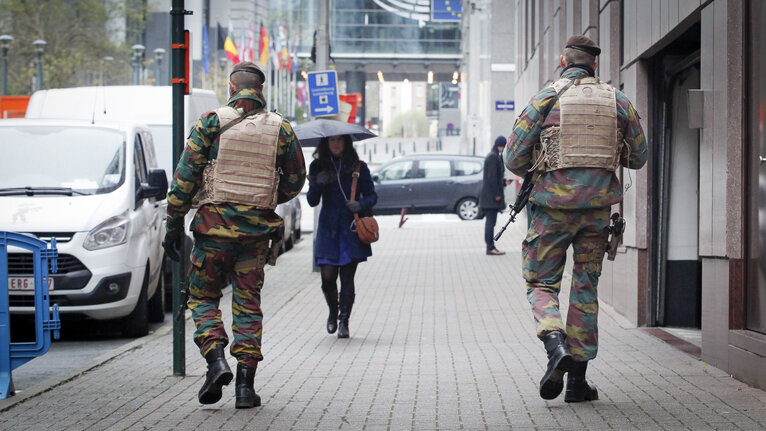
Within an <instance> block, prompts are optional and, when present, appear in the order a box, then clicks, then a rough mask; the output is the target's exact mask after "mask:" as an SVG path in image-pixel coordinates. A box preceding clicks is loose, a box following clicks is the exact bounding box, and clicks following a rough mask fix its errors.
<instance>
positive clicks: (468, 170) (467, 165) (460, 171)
mask: <svg viewBox="0 0 766 431" xmlns="http://www.w3.org/2000/svg"><path fill="white" fill-rule="evenodd" d="M479 172H481V163H477V162H466V161H464V160H457V161H455V176H458V177H461V176H465V175H473V174H478V173H479Z"/></svg>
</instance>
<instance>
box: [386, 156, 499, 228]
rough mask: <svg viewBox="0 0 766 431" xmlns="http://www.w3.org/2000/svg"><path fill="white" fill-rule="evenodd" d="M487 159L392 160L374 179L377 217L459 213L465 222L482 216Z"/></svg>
mask: <svg viewBox="0 0 766 431" xmlns="http://www.w3.org/2000/svg"><path fill="white" fill-rule="evenodd" d="M483 167H484V158H483V157H476V156H461V155H448V154H433V155H431V154H423V155H412V156H403V157H398V158H396V159H393V160H391V161H389V162H387V163H385V164H384V165H382V166H381V167H380V169H378V170H377V171H376V172H375V174H374V175H373V177H372V179H373V181H374V182H375V192H376V193H377V194H378V203H377V204H376V205H375V208H374V209H373V211H374V212H375V214H381V215H383V214H399V213H400V212H401V210H402V209H403V208H406V209H407V212H408V213H410V214H418V213H420V214H423V213H456V214H457V215H458V216H459V217H460V218H461V219H463V220H474V219H477V218H480V217H482V214H481V211H479V194H480V193H481V182H482V178H483V175H482V169H483Z"/></svg>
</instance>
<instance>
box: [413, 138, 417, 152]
mask: <svg viewBox="0 0 766 431" xmlns="http://www.w3.org/2000/svg"><path fill="white" fill-rule="evenodd" d="M416 151H417V150H416V149H415V141H412V152H413V153H414V152H416Z"/></svg>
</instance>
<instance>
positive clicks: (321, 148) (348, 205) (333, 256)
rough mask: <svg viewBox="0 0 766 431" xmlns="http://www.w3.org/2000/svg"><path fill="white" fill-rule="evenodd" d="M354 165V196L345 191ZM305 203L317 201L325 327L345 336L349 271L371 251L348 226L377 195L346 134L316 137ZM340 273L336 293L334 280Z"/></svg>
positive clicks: (350, 301)
mask: <svg viewBox="0 0 766 431" xmlns="http://www.w3.org/2000/svg"><path fill="white" fill-rule="evenodd" d="M357 169H358V170H359V177H358V180H357V182H358V183H357V188H356V196H351V183H352V180H353V174H354V171H355V170H357ZM308 180H309V191H308V193H307V195H306V199H307V200H308V203H309V205H311V206H312V207H315V206H317V205H319V202H320V201H321V202H322V209H321V211H320V213H319V224H318V225H317V231H316V246H315V252H314V259H315V261H316V264H317V266H319V267H320V268H321V276H322V292H323V293H324V297H325V300H326V301H327V306H328V307H329V309H330V315H329V317H328V318H327V332H329V333H330V334H333V333H335V331H336V330H337V331H338V338H348V337H349V328H348V320H349V317H350V316H351V308H352V306H353V305H354V298H355V296H356V292H355V286H354V275H355V274H356V267H357V265H358V264H359V262H364V261H366V260H367V257H369V256H372V249H371V248H370V245H369V244H363V243H362V242H361V241H359V237H358V236H357V234H356V231H355V230H353V229H354V226H353V221H354V213H360V214H361V213H365V212H369V211H370V210H371V209H372V207H373V206H374V205H375V203H376V202H377V200H378V195H376V194H375V185H374V184H373V182H372V176H371V175H370V170H369V169H368V168H367V164H366V163H364V162H363V161H361V160H359V155H358V154H357V152H356V150H355V149H354V146H353V144H352V139H351V136H350V135H336V136H330V137H329V138H327V137H325V138H321V139H320V141H319V144H318V145H317V148H316V151H314V161H313V162H311V165H310V166H309V175H308ZM339 276H340V297H339V295H338V287H337V279H338V277H339Z"/></svg>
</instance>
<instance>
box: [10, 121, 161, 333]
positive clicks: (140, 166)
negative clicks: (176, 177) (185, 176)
mask: <svg viewBox="0 0 766 431" xmlns="http://www.w3.org/2000/svg"><path fill="white" fill-rule="evenodd" d="M0 151H2V153H3V173H2V175H0V230H3V231H13V232H21V233H27V234H31V235H34V236H36V237H38V238H40V239H44V240H49V239H50V238H51V237H56V241H57V244H58V252H59V257H58V268H59V270H58V272H57V273H55V274H52V276H51V282H50V285H49V290H50V303H51V304H59V311H60V312H61V313H62V314H63V315H67V314H77V315H84V316H86V317H89V318H92V319H98V320H105V319H118V318H119V319H122V333H123V335H125V336H130V337H136V336H141V335H145V334H146V333H147V332H148V321H150V320H151V321H162V319H164V316H165V314H164V308H163V299H164V295H163V294H162V293H163V292H162V291H163V288H162V287H163V277H161V272H162V271H161V268H162V256H163V250H162V244H161V243H162V239H163V237H164V233H165V232H164V226H163V219H164V210H163V208H162V205H160V202H161V201H163V200H164V199H165V196H166V193H167V178H166V176H165V171H164V170H162V169H157V159H156V155H155V151H154V145H153V142H152V134H151V132H150V131H149V129H148V128H146V127H145V126H141V125H137V124H135V123H121V124H120V123H108V122H100V123H97V124H91V122H90V121H75V120H29V119H19V120H2V121H0ZM8 251H9V255H8V276H9V289H10V290H9V304H10V311H11V313H13V314H30V315H31V314H33V313H34V305H33V295H34V291H33V290H32V287H31V283H29V279H30V277H32V265H31V262H32V259H31V254H30V253H29V252H28V251H26V250H22V249H14V248H9V250H8Z"/></svg>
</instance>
